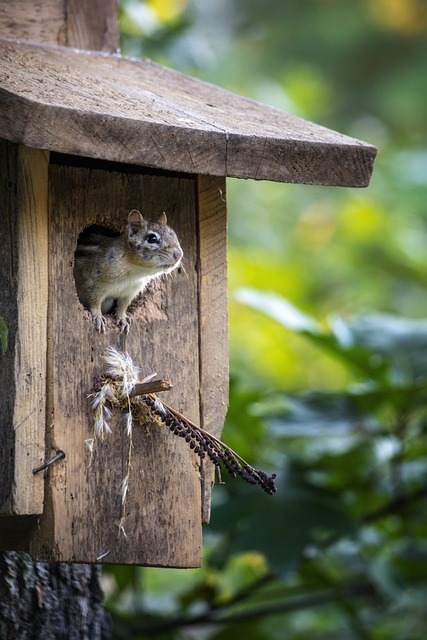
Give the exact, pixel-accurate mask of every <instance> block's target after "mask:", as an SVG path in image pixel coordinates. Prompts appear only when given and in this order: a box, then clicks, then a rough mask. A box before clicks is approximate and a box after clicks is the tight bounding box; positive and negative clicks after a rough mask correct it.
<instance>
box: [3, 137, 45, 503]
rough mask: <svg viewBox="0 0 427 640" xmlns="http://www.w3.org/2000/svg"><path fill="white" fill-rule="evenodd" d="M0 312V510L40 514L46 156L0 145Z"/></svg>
mask: <svg viewBox="0 0 427 640" xmlns="http://www.w3.org/2000/svg"><path fill="white" fill-rule="evenodd" d="M1 155H2V158H3V163H2V174H3V175H2V185H5V190H6V194H4V195H6V197H5V198H4V202H5V206H4V207H3V206H2V209H1V216H2V221H1V225H0V234H1V236H2V237H1V239H0V245H1V248H2V249H1V250H2V256H1V278H0V283H1V291H2V306H1V312H0V315H1V316H2V317H3V320H4V322H5V324H6V325H7V327H8V329H9V335H8V346H7V351H6V353H5V354H4V356H3V358H2V366H1V367H0V376H1V382H0V399H1V406H2V412H1V421H2V424H1V427H0V437H1V438H2V444H1V447H0V449H1V451H2V453H1V454H0V455H1V456H2V459H1V466H0V468H1V470H2V474H3V473H4V480H3V476H2V483H1V484H2V487H1V489H0V496H1V499H0V513H1V514H4V515H12V514H17V515H25V514H38V513H42V511H43V495H44V494H43V478H42V477H40V476H34V475H33V473H32V469H33V468H34V467H35V466H37V465H38V464H40V461H41V460H43V459H44V452H45V446H44V442H45V422H46V418H45V410H46V388H45V384H46V378H45V372H46V339H47V338H46V331H47V329H46V328H47V317H46V309H47V296H48V278H47V253H48V251H47V163H48V159H47V154H46V153H44V152H42V151H39V150H37V149H26V148H23V147H20V148H18V149H16V148H14V145H10V144H4V143H2V154H1Z"/></svg>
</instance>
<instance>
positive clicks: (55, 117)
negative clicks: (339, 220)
mask: <svg viewBox="0 0 427 640" xmlns="http://www.w3.org/2000/svg"><path fill="white" fill-rule="evenodd" d="M64 70H66V73H65V74H64ZM35 113H37V117H36V118H35V117H34V114H35ZM0 135H2V136H3V137H5V138H7V139H8V140H12V141H14V142H24V143H25V144H27V145H28V146H33V147H37V148H44V149H49V150H53V151H59V152H63V153H70V154H75V155H81V156H88V157H92V158H102V159H106V160H111V161H117V162H126V163H131V164H136V165H143V166H149V167H155V168H159V169H168V170H172V171H180V172H189V173H200V174H209V175H215V176H234V177H238V178H254V179H257V180H275V181H279V182H299V183H309V184H324V185H341V186H356V187H362V186H366V185H367V184H368V183H369V179H370V176H371V173H372V169H373V163H374V159H375V155H376V149H375V148H374V147H372V146H371V145H368V144H366V143H364V142H361V141H359V140H355V139H353V138H350V137H348V136H344V135H341V134H339V133H336V132H334V131H331V130H329V129H326V128H324V127H321V126H318V125H316V124H313V123H311V122H307V121H304V120H302V119H300V118H296V117H295V116H291V115H289V114H286V113H283V112H281V111H279V110H277V109H273V108H272V107H267V106H265V105H262V104H259V103H257V102H254V101H252V100H248V99H246V98H242V97H241V96H238V95H236V94H233V93H231V92H229V91H225V90H223V89H220V88H218V87H215V86H213V85H210V84H207V83H205V82H201V81H200V80H197V79H194V78H190V77H188V76H185V75H183V74H181V73H177V72H175V71H171V70H169V69H166V68H164V67H161V66H159V65H156V64H154V63H152V62H150V61H148V60H133V59H128V58H123V57H120V56H113V55H107V54H94V53H91V54H88V53H87V52H81V51H74V50H70V49H67V48H60V47H48V46H37V45H31V44H28V43H18V42H14V41H11V40H2V41H0Z"/></svg>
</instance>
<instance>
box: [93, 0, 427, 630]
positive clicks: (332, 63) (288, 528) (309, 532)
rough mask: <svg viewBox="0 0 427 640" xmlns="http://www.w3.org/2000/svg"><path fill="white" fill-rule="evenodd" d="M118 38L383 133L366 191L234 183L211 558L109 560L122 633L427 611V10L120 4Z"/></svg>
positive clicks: (381, 622)
mask: <svg viewBox="0 0 427 640" xmlns="http://www.w3.org/2000/svg"><path fill="white" fill-rule="evenodd" d="M121 24H122V47H123V51H124V53H126V54H130V55H138V56H149V57H152V58H154V59H155V60H157V61H159V62H161V63H163V64H167V65H169V66H171V67H173V68H176V69H180V70H183V71H184V72H187V73H190V74H192V75H197V76H199V77H200V78H203V79H206V80H208V81H210V82H214V83H216V84H219V85H220V86H223V87H226V88H229V89H231V90H234V91H237V92H239V93H241V94H244V95H247V96H249V97H252V98H254V99H257V100H260V101H262V102H266V103H269V104H272V105H273V106H277V107H279V108H282V109H284V110H288V111H290V112H292V113H294V114H296V115H299V116H301V117H304V118H307V119H312V120H314V121H316V122H318V123H319V124H323V125H325V126H329V127H331V128H333V129H336V130H339V131H342V132H343V133H346V134H349V135H352V136H355V137H360V138H362V139H365V140H367V141H368V142H370V143H373V144H375V145H376V146H378V149H379V154H378V159H377V162H376V167H375V171H374V176H373V179H372V183H371V186H370V187H369V188H368V189H365V190H356V189H339V188H325V187H322V188H318V187H312V186H300V185H284V184H271V183H261V182H249V181H237V180H229V181H228V183H227V185H228V209H229V219H230V220H229V232H230V237H229V239H230V246H229V272H230V278H229V280H230V349H231V370H232V379H231V392H230V409H229V413H228V418H227V424H226V427H225V430H224V434H223V439H224V441H225V442H226V443H227V444H229V445H230V446H231V447H232V448H233V449H234V450H236V451H237V452H238V453H240V454H241V455H242V456H243V457H244V458H245V459H247V460H248V461H249V462H251V463H253V464H255V465H256V466H258V467H263V466H264V467H265V468H266V469H268V470H275V471H276V472H277V473H278V486H279V491H278V493H277V494H276V495H275V496H273V497H269V496H266V495H264V494H263V493H262V492H261V491H259V490H258V488H257V487H250V486H246V485H245V484H244V483H243V482H241V481H240V480H234V479H229V478H224V479H225V480H226V485H225V486H218V487H216V488H215V490H214V495H213V497H214V508H213V513H212V521H211V524H210V525H209V527H207V528H206V531H205V561H204V566H203V568H202V569H200V570H194V571H179V570H157V569H139V568H130V567H117V568H112V569H111V571H109V572H108V573H106V575H105V584H106V592H107V595H108V602H109V606H110V608H111V610H112V611H113V614H114V620H115V633H116V637H117V638H145V637H158V638H173V639H176V638H209V639H211V638H212V639H215V640H228V638H230V639H233V640H234V639H235V638H236V637H244V638H246V639H247V640H252V639H253V640H264V639H265V640H267V639H268V640H270V639H272V640H274V639H276V638H277V640H279V639H280V640H281V639H282V638H283V637H286V638H288V639H289V640H305V639H306V638H308V637H309V638H310V639H313V640H323V639H326V638H327V639H328V640H335V639H336V640H343V639H346V640H347V639H349V640H350V639H353V638H355V639H359V638H361V639H363V640H371V639H372V640H388V639H390V640H418V638H420V639H421V638H423V637H424V635H425V628H426V625H427V609H426V607H425V599H426V596H427V517H426V516H427V503H426V495H427V438H426V433H425V432H426V429H427V408H426V400H427V320H424V318H425V316H426V308H427V297H426V289H427V272H426V257H425V256H426V250H425V247H426V244H427V209H426V206H425V203H426V201H427V198H426V196H427V179H426V176H427V118H426V104H427V74H426V72H425V70H426V68H427V46H426V45H427V43H426V35H427V7H426V4H425V2H424V1H423V0H393V1H391V0H360V1H359V2H350V1H348V0H264V1H263V2H259V0H258V1H257V0H217V1H216V2H215V3H209V2H203V0H146V2H142V1H140V0H122V2H121Z"/></svg>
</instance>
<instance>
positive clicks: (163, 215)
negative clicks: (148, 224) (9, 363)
mask: <svg viewBox="0 0 427 640" xmlns="http://www.w3.org/2000/svg"><path fill="white" fill-rule="evenodd" d="M157 222H158V223H159V224H161V225H162V227H163V226H164V225H165V224H167V223H168V219H167V216H166V213H165V212H164V211H163V213H161V214H160V217H159V219H158V220H157Z"/></svg>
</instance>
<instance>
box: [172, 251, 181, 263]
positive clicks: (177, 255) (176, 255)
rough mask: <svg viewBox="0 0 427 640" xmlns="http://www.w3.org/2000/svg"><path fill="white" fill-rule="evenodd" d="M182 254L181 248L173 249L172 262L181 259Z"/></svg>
mask: <svg viewBox="0 0 427 640" xmlns="http://www.w3.org/2000/svg"><path fill="white" fill-rule="evenodd" d="M182 256H183V251H182V249H174V252H173V254H172V257H173V261H174V262H179V261H180V260H181V258H182Z"/></svg>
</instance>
